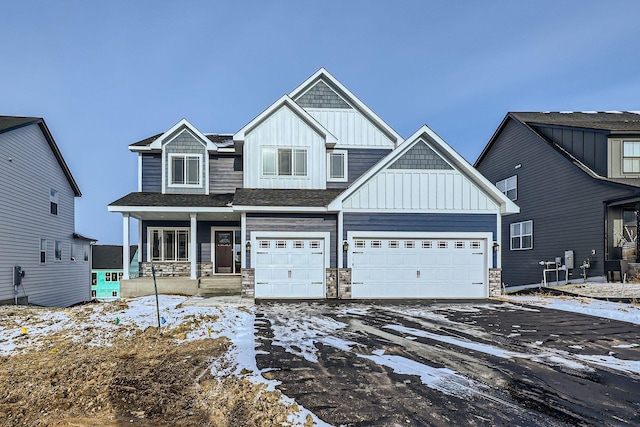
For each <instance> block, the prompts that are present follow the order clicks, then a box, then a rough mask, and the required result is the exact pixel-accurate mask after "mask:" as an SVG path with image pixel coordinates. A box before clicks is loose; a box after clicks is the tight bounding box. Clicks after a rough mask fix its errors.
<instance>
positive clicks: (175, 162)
mask: <svg viewBox="0 0 640 427" xmlns="http://www.w3.org/2000/svg"><path fill="white" fill-rule="evenodd" d="M169 159H170V164H171V176H170V179H169V182H170V183H171V185H181V186H182V185H183V186H199V185H200V177H201V175H202V174H201V169H200V166H201V163H202V156H199V155H191V156H188V155H183V154H170V155H169Z"/></svg>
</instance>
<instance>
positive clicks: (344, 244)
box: [342, 240, 349, 252]
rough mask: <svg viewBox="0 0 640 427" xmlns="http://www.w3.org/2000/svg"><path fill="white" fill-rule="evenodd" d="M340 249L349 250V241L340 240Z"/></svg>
mask: <svg viewBox="0 0 640 427" xmlns="http://www.w3.org/2000/svg"><path fill="white" fill-rule="evenodd" d="M342 250H343V251H344V252H349V242H347V241H346V240H345V241H344V242H342Z"/></svg>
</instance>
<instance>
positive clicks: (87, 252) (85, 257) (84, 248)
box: [82, 245, 89, 261]
mask: <svg viewBox="0 0 640 427" xmlns="http://www.w3.org/2000/svg"><path fill="white" fill-rule="evenodd" d="M82 250H83V252H84V255H83V256H82V259H83V260H85V261H89V246H88V245H82Z"/></svg>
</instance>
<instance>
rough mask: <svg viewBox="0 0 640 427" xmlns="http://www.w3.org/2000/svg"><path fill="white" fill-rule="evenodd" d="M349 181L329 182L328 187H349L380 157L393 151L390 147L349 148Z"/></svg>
mask: <svg viewBox="0 0 640 427" xmlns="http://www.w3.org/2000/svg"><path fill="white" fill-rule="evenodd" d="M346 151H347V182H327V188H329V189H335V188H347V187H348V186H349V185H351V183H352V182H353V181H355V180H356V179H358V178H360V176H361V175H362V174H363V173H365V172H366V171H368V170H369V169H371V167H372V166H373V165H375V164H376V163H378V162H379V161H380V159H382V158H383V157H384V156H386V155H387V154H389V153H390V152H391V150H390V149H388V148H348V149H346Z"/></svg>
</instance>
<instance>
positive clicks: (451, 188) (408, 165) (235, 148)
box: [109, 69, 518, 299]
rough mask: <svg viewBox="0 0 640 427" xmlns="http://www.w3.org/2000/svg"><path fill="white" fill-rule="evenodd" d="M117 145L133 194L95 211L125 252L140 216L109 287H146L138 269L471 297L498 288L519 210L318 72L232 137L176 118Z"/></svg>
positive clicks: (257, 289)
mask: <svg viewBox="0 0 640 427" xmlns="http://www.w3.org/2000/svg"><path fill="white" fill-rule="evenodd" d="M129 149H130V150H131V151H133V152H134V153H136V154H137V155H138V159H139V162H138V165H139V169H138V173H139V175H138V177H139V178H138V191H137V192H134V193H130V194H128V195H126V196H124V197H122V198H120V199H119V200H116V201H114V202H113V203H111V204H110V205H109V210H110V211H112V212H118V213H121V214H122V216H123V235H124V236H125V240H126V241H125V242H123V243H124V245H123V250H124V251H128V250H129V239H130V237H129V234H130V231H129V227H130V219H131V218H135V219H137V220H138V224H139V227H138V230H139V235H138V242H140V243H139V244H140V250H139V251H138V254H139V259H138V260H139V262H140V275H141V276H142V277H141V278H140V279H136V280H130V281H127V280H126V279H127V277H123V278H124V280H123V282H121V287H122V289H123V293H124V292H125V288H129V289H133V288H136V289H142V286H143V284H144V283H146V284H147V290H148V291H152V289H153V284H152V283H151V282H150V281H149V280H148V276H149V275H150V264H151V263H152V262H153V263H154V266H155V271H156V275H157V276H158V277H159V280H158V285H159V287H160V288H161V289H162V290H163V291H166V292H178V291H180V292H184V291H186V290H187V289H188V288H189V286H191V289H192V290H193V291H202V288H203V286H204V285H206V286H214V287H215V286H216V283H217V282H222V281H225V282H226V283H228V282H229V281H232V280H235V281H236V282H237V284H238V287H239V285H240V282H241V280H242V291H243V294H244V295H245V296H255V297H256V298H342V299H347V298H435V297H438V298H460V297H465V298H485V297H487V296H489V294H490V291H489V289H490V278H491V281H492V282H493V283H495V284H496V285H497V287H498V289H499V284H500V282H499V271H498V270H497V269H496V268H499V267H500V248H499V246H497V245H496V244H494V242H496V241H499V240H500V234H499V233H500V228H499V224H500V221H501V217H502V215H505V214H510V213H514V212H517V211H518V208H517V206H516V205H515V204H514V203H513V202H512V201H511V200H509V199H508V198H507V197H506V196H505V195H504V194H502V193H501V192H500V191H498V189H497V188H496V187H495V186H494V185H493V184H491V183H490V182H489V181H487V180H486V179H485V178H484V177H483V176H482V175H481V174H480V173H478V172H477V171H476V170H475V169H474V168H473V167H472V166H471V165H470V164H469V163H468V162H467V161H466V160H464V159H463V158H462V157H461V156H460V155H458V154H457V153H456V152H455V150H453V149H452V148H451V147H450V146H449V145H448V144H447V143H446V142H444V141H443V140H442V139H441V138H440V137H439V136H438V135H437V134H435V133H434V132H433V131H432V130H431V129H429V128H428V127H427V126H422V127H421V128H419V129H418V130H417V131H416V132H415V133H414V134H413V135H411V136H410V137H409V138H406V139H405V138H403V137H401V136H400V135H399V134H398V133H397V132H395V131H394V130H393V128H391V127H390V126H389V125H388V124H387V123H385V122H384V121H383V120H382V119H381V118H380V117H378V116H377V115H376V114H375V113H374V112H373V111H371V110H370V109H369V108H368V107H367V106H366V105H365V104H363V103H362V102H361V101H360V100H359V99H358V98H357V97H356V96H355V95H354V94H352V93H351V92H350V91H349V90H348V89H347V88H346V87H344V86H343V85H342V84H341V83H340V82H338V81H337V80H336V79H335V78H334V77H333V76H332V75H331V74H329V73H328V72H327V71H326V70H324V69H320V70H319V71H318V72H316V73H315V74H313V75H312V76H311V77H309V78H308V79H307V80H305V81H304V82H303V83H302V84H300V85H299V86H298V87H297V88H295V89H294V90H293V91H292V92H290V93H289V94H287V95H284V96H282V97H281V98H280V99H278V100H277V101H276V102H275V103H273V104H272V105H271V106H269V107H268V108H267V109H266V110H264V111H263V112H262V113H260V114H259V115H258V116H257V117H255V118H254V119H253V120H251V121H249V123H247V125H245V126H244V127H243V128H242V129H240V130H239V131H238V132H236V133H235V134H233V135H218V134H216V135H208V134H204V133H202V132H201V131H199V130H198V129H196V128H195V127H194V126H193V125H192V124H191V123H189V122H188V121H186V120H181V121H180V122H178V123H177V124H176V125H175V126H173V127H172V128H170V129H169V130H167V131H166V132H164V133H161V134H158V135H155V136H153V137H151V138H147V139H145V140H143V141H140V142H137V143H134V144H131V145H130V146H129ZM128 255H129V254H125V256H123V260H128V259H129V256H128ZM128 271H129V266H128V265H125V266H123V272H124V274H125V275H127V272H128ZM492 271H493V272H494V274H490V272H492ZM496 273H497V274H496ZM496 275H497V279H496ZM145 276H146V277H145ZM198 286H200V288H198Z"/></svg>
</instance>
